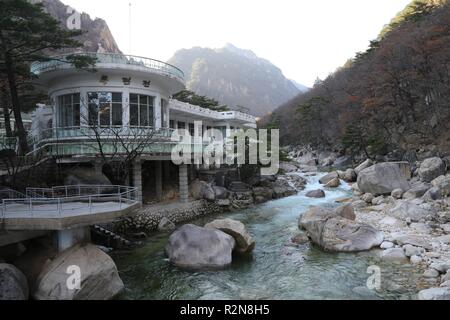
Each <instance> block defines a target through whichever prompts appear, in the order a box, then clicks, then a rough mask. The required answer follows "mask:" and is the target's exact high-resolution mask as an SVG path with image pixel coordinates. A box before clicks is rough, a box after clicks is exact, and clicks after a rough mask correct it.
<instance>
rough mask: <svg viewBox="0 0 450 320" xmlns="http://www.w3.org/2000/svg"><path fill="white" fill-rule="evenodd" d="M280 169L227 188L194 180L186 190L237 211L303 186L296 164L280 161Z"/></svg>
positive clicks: (192, 194)
mask: <svg viewBox="0 0 450 320" xmlns="http://www.w3.org/2000/svg"><path fill="white" fill-rule="evenodd" d="M280 169H281V172H282V174H278V175H273V176H261V177H257V178H254V179H253V180H252V183H251V184H245V183H242V182H234V183H232V184H231V185H230V187H229V189H226V188H224V187H220V186H216V185H214V184H213V183H208V182H206V181H202V180H198V179H197V180H194V181H193V182H192V183H191V184H190V185H189V192H190V195H191V197H192V198H194V199H196V200H200V199H203V200H206V201H209V202H214V203H216V204H217V205H218V206H220V207H222V208H224V209H225V210H240V209H245V208H247V207H250V206H252V205H254V204H260V203H264V202H267V201H270V200H274V199H280V198H284V197H289V196H292V195H294V194H296V193H297V192H298V191H301V190H303V189H304V188H305V185H306V180H305V179H304V178H303V177H301V176H300V175H298V174H297V171H298V167H297V166H296V165H294V164H291V163H286V162H282V163H281V164H280ZM236 186H237V187H236Z"/></svg>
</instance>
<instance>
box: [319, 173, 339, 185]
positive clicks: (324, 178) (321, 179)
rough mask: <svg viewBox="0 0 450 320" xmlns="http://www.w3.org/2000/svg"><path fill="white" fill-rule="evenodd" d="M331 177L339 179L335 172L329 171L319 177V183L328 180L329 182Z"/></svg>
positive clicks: (325, 182)
mask: <svg viewBox="0 0 450 320" xmlns="http://www.w3.org/2000/svg"><path fill="white" fill-rule="evenodd" d="M333 179H339V175H338V173H337V172H331V173H328V174H326V175H324V176H323V177H322V178H320V180H319V182H320V183H321V184H327V183H328V182H330V181H331V180H333Z"/></svg>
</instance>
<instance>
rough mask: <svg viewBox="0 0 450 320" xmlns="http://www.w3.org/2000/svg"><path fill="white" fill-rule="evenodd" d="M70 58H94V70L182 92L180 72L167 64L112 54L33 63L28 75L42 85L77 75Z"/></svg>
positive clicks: (62, 57)
mask: <svg viewBox="0 0 450 320" xmlns="http://www.w3.org/2000/svg"><path fill="white" fill-rule="evenodd" d="M73 55H79V56H88V57H92V58H95V59H96V64H95V67H94V68H95V69H96V70H98V71H108V72H113V73H114V72H117V73H119V74H121V75H123V76H124V77H125V76H131V77H132V76H133V75H134V74H136V75H141V76H144V77H146V78H148V79H149V80H152V81H153V80H156V81H157V82H162V83H165V84H166V85H169V87H171V88H172V90H171V91H173V92H178V91H180V90H182V89H183V88H184V85H185V79H184V73H183V71H182V70H181V69H179V68H177V67H175V66H173V65H171V64H168V63H166V62H163V61H159V60H155V59H151V58H145V57H139V56H131V55H124V54H116V53H98V52H97V53H92V52H86V53H85V52H77V53H69V54H64V55H59V56H54V57H51V60H49V61H44V62H35V63H33V64H32V65H31V72H32V73H33V74H35V75H37V76H38V77H39V79H40V80H39V81H40V82H44V84H45V83H48V82H49V81H50V80H51V79H53V78H56V77H58V76H69V75H72V74H77V73H78V72H79V70H78V69H76V68H75V67H74V66H73V65H72V64H70V63H69V62H68V57H69V56H73ZM39 81H38V82H39Z"/></svg>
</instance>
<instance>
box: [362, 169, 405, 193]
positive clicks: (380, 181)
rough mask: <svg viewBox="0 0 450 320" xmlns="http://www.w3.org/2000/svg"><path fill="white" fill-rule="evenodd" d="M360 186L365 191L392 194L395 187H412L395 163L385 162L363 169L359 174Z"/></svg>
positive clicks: (403, 188)
mask: <svg viewBox="0 0 450 320" xmlns="http://www.w3.org/2000/svg"><path fill="white" fill-rule="evenodd" d="M358 187H359V189H360V190H361V192H363V193H371V194H374V195H390V194H391V193H392V191H394V190H395V189H402V190H403V191H406V190H409V189H410V188H411V186H410V184H409V182H408V181H407V180H406V178H405V176H404V175H403V173H402V172H401V170H400V168H399V166H398V165H397V164H395V163H390V162H384V163H378V164H375V165H373V166H371V167H369V168H367V169H364V170H362V171H361V172H360V173H359V175H358Z"/></svg>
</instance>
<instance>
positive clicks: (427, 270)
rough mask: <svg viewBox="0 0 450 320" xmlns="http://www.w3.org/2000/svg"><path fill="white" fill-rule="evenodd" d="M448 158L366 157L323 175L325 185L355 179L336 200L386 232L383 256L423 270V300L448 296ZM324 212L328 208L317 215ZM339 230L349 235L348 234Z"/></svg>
mask: <svg viewBox="0 0 450 320" xmlns="http://www.w3.org/2000/svg"><path fill="white" fill-rule="evenodd" d="M291 156H293V158H294V161H296V162H298V163H303V164H304V165H305V162H306V165H308V166H311V165H314V163H316V164H317V163H318V162H319V160H318V159H315V158H314V157H312V156H311V155H308V154H303V153H300V154H295V153H291ZM296 156H298V157H297V158H296ZM336 159H338V158H337V157H336V156H332V157H331V159H328V160H326V162H327V164H330V163H331V164H332V163H333V161H335V160H336ZM446 160H447V159H446V158H444V159H442V158H440V157H430V158H426V159H423V161H416V162H414V163H409V162H405V161H393V162H378V163H375V162H373V161H372V160H365V161H363V162H362V163H361V164H360V165H358V166H357V167H355V168H354V169H353V168H348V169H346V170H336V171H332V172H331V173H329V174H327V175H325V176H324V177H322V178H321V180H320V182H321V184H322V185H323V186H324V188H325V187H326V186H327V184H329V182H330V181H332V180H334V179H336V178H338V179H342V180H345V181H347V182H348V183H350V184H351V187H352V196H351V197H349V198H347V199H339V200H338V201H339V202H341V203H346V204H347V205H350V206H351V207H352V208H353V210H354V211H355V222H356V223H360V224H364V225H370V226H371V227H373V228H374V229H376V230H378V231H379V232H382V234H383V241H382V242H381V243H380V245H379V249H380V250H379V251H378V252H377V258H378V259H379V260H380V261H384V262H388V263H397V264H410V265H412V266H414V267H415V268H416V270H418V271H419V272H420V273H421V274H422V275H421V277H420V279H418V282H417V283H418V288H422V289H423V290H421V291H420V292H418V295H417V297H418V298H419V299H423V300H441V299H445V300H446V299H450V208H449V205H450V199H449V198H448V195H450V174H449V173H448V172H447V169H449V168H447V165H446ZM307 170H309V169H308V168H307ZM319 190H320V189H319ZM317 191H318V190H316V192H317ZM317 210H319V209H317ZM320 214H322V216H323V215H326V214H327V213H326V212H325V213H323V212H321V213H319V214H317V213H316V215H315V216H316V217H317V216H320ZM328 214H330V213H328ZM332 219H333V218H332ZM325 221H327V219H325ZM330 221H332V220H330ZM327 223H328V222H327ZM304 224H305V225H307V223H306V222H305V223H304ZM347 224H348V223H347ZM326 226H327V225H326ZM341 226H342V225H341ZM344 227H346V225H344ZM321 230H322V229H321ZM325 230H327V229H325ZM358 231H360V229H358ZM309 234H310V236H312V239H313V240H315V241H316V242H320V241H322V240H321V239H320V241H319V240H317V239H315V238H314V232H309ZM321 236H322V237H323V235H321ZM340 236H341V240H342V238H344V239H347V238H346V235H345V234H344V235H342V234H341V235H340ZM337 238H339V237H337ZM358 240H361V237H359V239H358ZM322 246H324V244H323V243H322ZM341 251H343V250H341Z"/></svg>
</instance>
